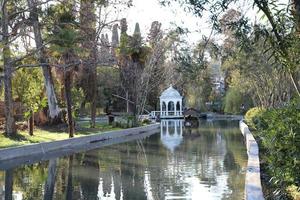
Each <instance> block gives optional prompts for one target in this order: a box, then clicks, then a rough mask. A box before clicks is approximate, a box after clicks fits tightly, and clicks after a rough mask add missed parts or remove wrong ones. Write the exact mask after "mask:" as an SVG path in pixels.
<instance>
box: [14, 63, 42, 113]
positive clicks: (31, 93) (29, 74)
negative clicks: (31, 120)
mask: <svg viewBox="0 0 300 200" xmlns="http://www.w3.org/2000/svg"><path fill="white" fill-rule="evenodd" d="M43 92H44V80H43V74H42V71H41V69H36V68H31V69H20V70H18V71H17V72H16V73H15V76H14V78H13V93H14V96H15V98H16V99H18V100H19V101H20V102H22V103H23V104H24V106H25V108H26V112H25V113H24V116H25V118H28V117H30V115H31V112H33V113H34V112H37V111H39V110H40V109H42V108H44V107H46V106H47V98H46V97H45V96H44V94H43Z"/></svg>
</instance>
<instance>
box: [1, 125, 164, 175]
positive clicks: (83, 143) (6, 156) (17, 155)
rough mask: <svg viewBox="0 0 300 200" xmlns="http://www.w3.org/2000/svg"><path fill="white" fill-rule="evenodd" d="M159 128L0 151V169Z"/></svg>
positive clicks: (132, 130) (49, 157)
mask: <svg viewBox="0 0 300 200" xmlns="http://www.w3.org/2000/svg"><path fill="white" fill-rule="evenodd" d="M159 128H160V124H158V123H156V124H151V125H147V126H141V127H136V128H130V129H124V130H118V131H108V132H105V133H101V134H94V135H89V136H83V137H78V138H70V139H66V140H60V141H54V142H43V143H38V144H30V145H25V146H20V147H11V148H6V149H1V150H0V169H1V170H5V169H8V168H11V167H13V166H16V165H20V164H31V163H34V162H35V161H36V160H41V158H42V160H48V159H51V158H52V157H58V156H65V155H70V154H74V153H78V152H81V151H88V150H92V149H95V148H99V147H102V146H108V145H112V144H117V143H121V142H126V141H131V140H134V139H137V138H143V137H147V136H149V135H152V134H154V133H157V131H158V130H159Z"/></svg>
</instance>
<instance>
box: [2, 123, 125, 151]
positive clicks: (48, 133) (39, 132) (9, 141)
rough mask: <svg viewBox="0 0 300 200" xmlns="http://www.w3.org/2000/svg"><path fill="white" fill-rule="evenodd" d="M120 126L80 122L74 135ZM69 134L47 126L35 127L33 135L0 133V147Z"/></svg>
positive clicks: (66, 137)
mask: <svg viewBox="0 0 300 200" xmlns="http://www.w3.org/2000/svg"><path fill="white" fill-rule="evenodd" d="M120 129H121V128H117V127H112V126H111V125H108V124H104V123H96V127H95V128H89V122H81V123H80V128H79V130H78V131H76V132H75V137H82V136H86V135H92V134H101V133H103V132H105V131H112V130H120ZM68 138H69V134H68V133H67V132H65V131H61V130H56V128H53V127H48V128H46V129H42V128H35V129H34V132H33V136H30V135H29V134H28V131H19V132H18V135H17V137H15V138H9V137H6V136H4V134H0V148H8V147H16V146H22V145H27V144H34V143H41V142H52V141H58V140H64V139H68Z"/></svg>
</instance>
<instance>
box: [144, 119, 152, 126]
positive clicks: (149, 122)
mask: <svg viewBox="0 0 300 200" xmlns="http://www.w3.org/2000/svg"><path fill="white" fill-rule="evenodd" d="M142 124H146V125H147V124H151V120H150V119H143V121H142Z"/></svg>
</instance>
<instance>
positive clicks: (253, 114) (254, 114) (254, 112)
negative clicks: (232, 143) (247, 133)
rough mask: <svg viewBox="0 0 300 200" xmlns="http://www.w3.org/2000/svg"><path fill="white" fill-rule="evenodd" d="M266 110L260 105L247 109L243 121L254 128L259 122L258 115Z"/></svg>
mask: <svg viewBox="0 0 300 200" xmlns="http://www.w3.org/2000/svg"><path fill="white" fill-rule="evenodd" d="M265 111H266V109H264V108H261V107H254V108H251V109H249V110H248V111H247V112H246V114H245V121H246V123H247V125H248V126H249V127H250V128H251V129H256V125H258V123H259V119H260V118H259V117H260V116H261V115H262V114H263V113H264V112H265Z"/></svg>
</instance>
